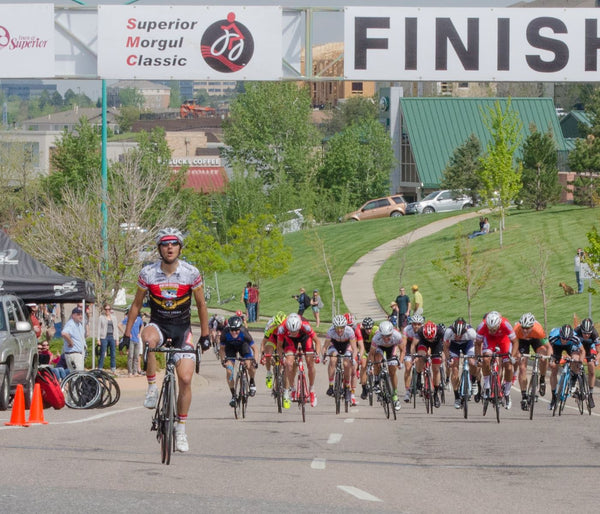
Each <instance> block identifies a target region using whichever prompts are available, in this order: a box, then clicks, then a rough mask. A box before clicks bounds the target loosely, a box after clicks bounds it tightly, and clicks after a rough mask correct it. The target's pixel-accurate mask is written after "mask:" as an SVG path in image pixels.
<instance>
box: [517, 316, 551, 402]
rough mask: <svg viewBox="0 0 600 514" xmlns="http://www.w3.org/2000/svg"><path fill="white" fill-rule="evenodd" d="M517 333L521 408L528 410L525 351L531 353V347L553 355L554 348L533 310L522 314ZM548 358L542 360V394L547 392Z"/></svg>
mask: <svg viewBox="0 0 600 514" xmlns="http://www.w3.org/2000/svg"><path fill="white" fill-rule="evenodd" d="M514 329H515V334H516V336H517V339H518V340H519V385H520V386H521V409H523V410H528V409H529V406H528V405H527V358H526V357H523V354H524V353H530V351H529V350H530V348H533V351H534V352H536V353H539V354H541V355H551V352H552V349H551V348H550V343H549V342H548V337H547V336H546V332H545V331H544V328H543V327H542V325H540V324H539V323H538V322H537V321H536V320H535V317H534V315H533V314H531V312H526V313H525V314H523V316H521V319H520V320H519V322H518V323H517V324H516V325H515V327H514ZM547 368H548V360H546V359H541V361H540V395H541V396H544V395H545V394H546V369H547Z"/></svg>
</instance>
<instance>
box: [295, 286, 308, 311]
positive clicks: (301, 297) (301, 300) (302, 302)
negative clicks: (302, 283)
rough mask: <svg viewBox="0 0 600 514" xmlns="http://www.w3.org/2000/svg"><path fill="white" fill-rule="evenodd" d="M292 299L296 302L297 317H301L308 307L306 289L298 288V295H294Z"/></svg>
mask: <svg viewBox="0 0 600 514" xmlns="http://www.w3.org/2000/svg"><path fill="white" fill-rule="evenodd" d="M294 298H295V299H296V300H298V315H299V316H303V315H304V311H305V310H306V309H308V308H309V307H310V298H309V297H308V295H307V294H306V289H304V288H303V287H301V288H300V294H298V295H295V296H294Z"/></svg>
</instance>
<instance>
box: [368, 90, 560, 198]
mask: <svg viewBox="0 0 600 514" xmlns="http://www.w3.org/2000/svg"><path fill="white" fill-rule="evenodd" d="M395 89H400V88H384V89H381V90H380V96H381V97H382V98H383V101H382V102H381V110H382V118H383V120H384V122H385V123H386V124H387V125H388V128H389V130H390V134H391V136H392V139H393V141H394V147H395V149H394V150H395V153H396V158H397V160H398V164H397V166H396V168H395V170H394V171H393V173H392V176H391V189H392V192H394V193H396V192H397V193H401V194H403V195H404V196H405V197H406V199H407V200H414V199H416V198H420V197H421V196H423V194H427V193H429V192H430V191H434V190H436V189H439V187H440V182H441V180H442V177H443V171H444V169H445V168H446V166H447V165H448V163H449V161H450V158H451V157H452V155H453V153H454V151H455V150H456V148H458V147H459V146H461V145H463V144H464V143H465V141H466V140H467V139H468V138H469V137H470V136H471V134H475V136H477V138H478V139H479V140H480V142H481V145H482V149H483V151H485V148H486V145H487V143H488V142H489V140H490V134H489V131H488V129H487V128H486V126H485V124H484V121H483V120H484V116H485V115H486V114H487V113H488V112H489V110H490V109H493V107H494V104H495V102H497V101H498V102H500V104H501V106H502V108H503V109H504V108H505V107H506V102H507V100H508V99H507V98H448V97H441V98H440V97H434V98H404V97H402V96H399V94H398V92H396V93H395V94H394V91H393V90H395ZM400 95H401V93H400ZM511 108H512V109H513V110H515V111H516V112H517V113H518V115H519V117H520V119H521V122H522V124H523V126H522V131H523V140H525V138H526V137H527V136H528V135H529V134H530V133H531V127H532V126H533V125H535V127H537V130H541V131H544V132H545V131H547V130H551V131H552V133H553V134H554V137H555V139H556V145H557V149H558V152H559V169H564V166H565V164H564V163H565V162H566V154H567V145H566V142H565V139H564V137H563V133H562V130H561V127H560V123H559V119H558V116H557V115H556V110H555V107H554V102H553V100H552V99H551V98H512V99H511ZM561 163H562V164H561Z"/></svg>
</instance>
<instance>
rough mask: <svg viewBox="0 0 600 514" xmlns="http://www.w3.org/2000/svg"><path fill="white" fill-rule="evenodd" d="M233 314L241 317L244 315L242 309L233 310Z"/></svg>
mask: <svg viewBox="0 0 600 514" xmlns="http://www.w3.org/2000/svg"><path fill="white" fill-rule="evenodd" d="M235 315H236V316H239V317H240V318H241V317H242V316H243V315H244V313H243V312H242V311H235Z"/></svg>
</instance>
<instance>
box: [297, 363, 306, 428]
mask: <svg viewBox="0 0 600 514" xmlns="http://www.w3.org/2000/svg"><path fill="white" fill-rule="evenodd" d="M297 390H298V407H300V412H301V413H302V422H303V423H306V408H305V407H306V377H305V376H304V373H299V374H298V385H297Z"/></svg>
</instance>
